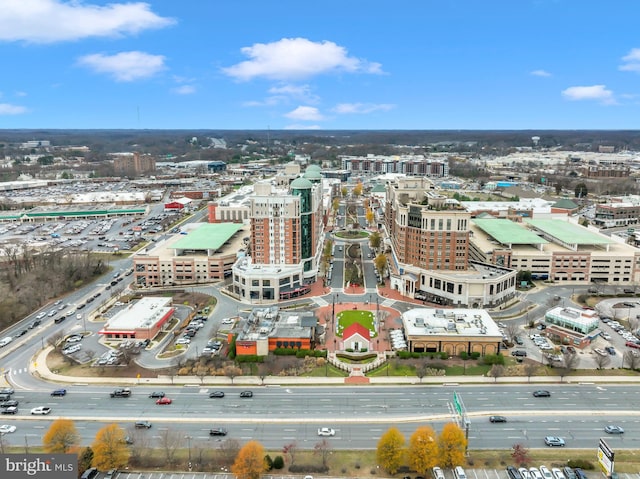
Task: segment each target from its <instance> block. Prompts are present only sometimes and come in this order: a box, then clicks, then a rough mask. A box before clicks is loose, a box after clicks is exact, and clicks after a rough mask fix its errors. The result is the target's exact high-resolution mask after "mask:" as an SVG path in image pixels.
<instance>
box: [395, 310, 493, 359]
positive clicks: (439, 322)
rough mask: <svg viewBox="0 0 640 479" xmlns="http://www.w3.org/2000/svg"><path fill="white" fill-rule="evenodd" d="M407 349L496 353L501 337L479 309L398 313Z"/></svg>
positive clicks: (490, 319) (487, 314)
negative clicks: (400, 317) (400, 314)
mask: <svg viewBox="0 0 640 479" xmlns="http://www.w3.org/2000/svg"><path fill="white" fill-rule="evenodd" d="M402 325H403V329H404V335H405V339H406V344H407V349H408V350H409V351H411V352H417V353H422V352H432V353H436V352H438V353H439V352H446V353H448V354H449V355H450V356H459V355H460V353H462V352H466V353H468V354H471V353H480V354H481V355H482V356H485V355H487V354H498V353H500V345H501V344H502V341H503V339H504V338H503V335H502V332H501V331H500V329H499V328H498V325H497V324H496V323H495V321H494V320H493V319H492V318H491V316H489V313H487V312H486V311H485V310H482V309H433V308H416V309H412V310H409V311H407V312H405V313H403V314H402Z"/></svg>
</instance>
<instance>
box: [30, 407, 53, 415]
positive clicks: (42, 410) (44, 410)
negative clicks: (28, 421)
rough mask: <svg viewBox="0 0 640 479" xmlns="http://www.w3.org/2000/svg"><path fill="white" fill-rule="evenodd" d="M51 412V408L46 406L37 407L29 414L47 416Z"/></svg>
mask: <svg viewBox="0 0 640 479" xmlns="http://www.w3.org/2000/svg"><path fill="white" fill-rule="evenodd" d="M50 412H51V408H50V407H47V406H39V407H34V408H33V409H32V410H31V414H32V415H34V416H36V415H39V416H46V415H47V414H49V413H50Z"/></svg>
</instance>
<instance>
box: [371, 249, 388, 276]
mask: <svg viewBox="0 0 640 479" xmlns="http://www.w3.org/2000/svg"><path fill="white" fill-rule="evenodd" d="M373 264H374V265H375V266H376V269H377V270H378V273H380V276H382V277H384V273H385V271H386V270H387V257H386V255H384V254H382V253H380V254H379V255H378V256H376V259H374V260H373Z"/></svg>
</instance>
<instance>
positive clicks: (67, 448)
mask: <svg viewBox="0 0 640 479" xmlns="http://www.w3.org/2000/svg"><path fill="white" fill-rule="evenodd" d="M79 439H80V437H79V436H78V430H77V429H76V425H75V424H74V422H73V421H72V420H71V419H56V420H55V421H53V422H52V423H51V426H49V430H48V431H47V432H46V433H45V435H44V436H43V438H42V446H43V447H44V450H45V452H47V453H51V454H66V453H68V452H71V451H72V450H73V449H74V448H76V447H77V445H78V441H79Z"/></svg>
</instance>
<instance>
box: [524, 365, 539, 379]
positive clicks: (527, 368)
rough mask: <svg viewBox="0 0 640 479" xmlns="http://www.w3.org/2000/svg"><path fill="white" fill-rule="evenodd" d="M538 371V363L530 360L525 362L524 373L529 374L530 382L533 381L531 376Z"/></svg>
mask: <svg viewBox="0 0 640 479" xmlns="http://www.w3.org/2000/svg"><path fill="white" fill-rule="evenodd" d="M536 371H538V365H537V364H536V363H534V362H533V361H529V362H527V363H525V364H524V373H525V374H526V375H527V379H528V381H529V382H531V376H533V375H534V374H535V373H536Z"/></svg>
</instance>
